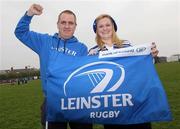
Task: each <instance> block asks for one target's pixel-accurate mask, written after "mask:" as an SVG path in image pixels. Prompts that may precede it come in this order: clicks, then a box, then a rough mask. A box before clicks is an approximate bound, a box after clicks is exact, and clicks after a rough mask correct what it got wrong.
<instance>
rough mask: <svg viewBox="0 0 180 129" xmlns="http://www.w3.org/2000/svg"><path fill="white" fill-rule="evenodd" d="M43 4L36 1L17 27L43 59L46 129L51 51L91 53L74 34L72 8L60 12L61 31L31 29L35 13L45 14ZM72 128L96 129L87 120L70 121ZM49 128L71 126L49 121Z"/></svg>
mask: <svg viewBox="0 0 180 129" xmlns="http://www.w3.org/2000/svg"><path fill="white" fill-rule="evenodd" d="M42 11H43V7H42V6H41V5H38V4H33V5H31V7H30V8H29V9H28V11H27V12H26V13H25V15H24V16H23V17H22V18H21V19H20V21H19V23H18V25H17V27H16V29H15V35H16V37H17V38H18V39H19V40H20V41H21V42H22V43H23V44H25V45H26V46H28V47H29V48H31V49H32V50H33V51H34V52H36V53H37V54H38V55H39V59H40V72H41V81H42V86H43V92H44V96H45V99H44V100H45V101H44V103H43V105H42V108H41V110H42V116H41V121H42V125H43V128H45V118H46V111H45V109H46V108H45V106H46V87H47V85H46V79H47V66H48V59H49V55H50V52H51V50H56V51H58V52H61V53H64V54H67V55H71V56H83V55H87V47H86V46H85V45H84V44H83V43H81V42H79V41H78V40H77V38H76V37H74V36H73V34H74V31H75V29H76V25H77V24H76V16H75V14H74V13H73V12H72V11H70V10H65V11H63V12H61V13H60V14H59V17H58V22H57V28H58V31H59V32H58V33H55V34H54V35H53V36H51V35H48V34H40V33H37V32H34V31H30V30H29V25H30V22H31V19H32V18H33V16H34V15H41V14H42ZM69 125H70V127H71V129H92V124H83V123H73V122H70V123H69ZM48 129H67V123H66V122H49V123H48Z"/></svg>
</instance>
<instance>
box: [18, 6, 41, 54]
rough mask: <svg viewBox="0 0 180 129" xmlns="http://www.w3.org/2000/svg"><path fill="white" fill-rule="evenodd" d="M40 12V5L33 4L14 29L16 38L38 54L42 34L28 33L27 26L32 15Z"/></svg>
mask: <svg viewBox="0 0 180 129" xmlns="http://www.w3.org/2000/svg"><path fill="white" fill-rule="evenodd" d="M42 10H43V8H42V7H41V6H40V5H37V4H33V5H32V6H31V7H30V8H29V10H28V11H27V12H26V14H25V15H24V16H23V17H22V18H21V19H20V21H19V22H18V24H17V26H16V28H15V35H16V37H17V38H18V39H19V40H20V41H21V42H23V43H24V44H25V45H26V46H28V47H29V48H31V49H32V50H33V51H35V52H36V53H39V52H40V49H41V46H42V38H43V34H39V33H36V32H33V31H30V30H29V24H30V22H31V19H32V17H33V16H34V15H41V14H42Z"/></svg>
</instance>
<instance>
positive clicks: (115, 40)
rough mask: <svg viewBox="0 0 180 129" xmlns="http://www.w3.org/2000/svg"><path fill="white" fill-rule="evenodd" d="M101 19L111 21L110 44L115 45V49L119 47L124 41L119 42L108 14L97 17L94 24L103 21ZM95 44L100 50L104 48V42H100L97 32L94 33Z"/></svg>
mask: <svg viewBox="0 0 180 129" xmlns="http://www.w3.org/2000/svg"><path fill="white" fill-rule="evenodd" d="M103 18H109V19H110V20H111V23H112V24H113V34H112V43H113V44H115V45H117V47H121V45H122V43H123V42H124V40H121V39H120V38H119V37H118V36H117V34H116V32H115V28H114V23H113V22H112V17H111V16H110V15H108V14H102V15H100V16H98V17H97V18H96V24H97V23H98V21H99V20H101V19H103ZM95 40H96V43H97V45H98V46H99V48H100V49H102V50H103V49H104V48H103V46H104V44H105V43H104V42H103V41H102V39H101V37H100V36H99V35H98V34H97V31H96V38H95Z"/></svg>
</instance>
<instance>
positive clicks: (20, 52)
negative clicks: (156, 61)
mask: <svg viewBox="0 0 180 129" xmlns="http://www.w3.org/2000/svg"><path fill="white" fill-rule="evenodd" d="M33 3H38V4H41V5H42V6H43V8H44V10H43V14H42V15H41V16H35V17H34V18H33V20H32V23H31V30H34V31H37V32H41V33H49V34H54V33H55V32H57V28H56V22H57V16H58V14H59V13H60V12H61V11H62V10H65V9H70V10H72V11H74V12H75V14H76V15H77V24H78V25H77V28H76V32H75V36H76V37H78V38H79V40H80V41H82V42H84V43H85V44H86V45H87V46H88V48H90V47H93V46H94V45H95V41H94V37H95V34H94V32H93V30H92V23H93V21H94V19H95V18H96V17H97V16H98V15H100V14H102V13H103V14H104V13H107V14H110V15H111V16H112V17H113V18H114V19H115V21H116V23H117V25H118V31H117V33H118V36H119V37H120V38H121V39H126V40H129V41H130V42H132V44H133V45H136V44H143V43H149V42H153V41H154V42H156V44H157V46H158V49H159V51H160V53H159V56H170V55H172V54H177V53H180V1H179V0H41V1H40V0H38V1H37V0H32V1H30V0H0V70H2V69H10V67H14V68H24V67H25V66H30V67H35V68H39V60H38V56H37V55H36V54H35V53H34V52H33V51H31V50H30V49H29V48H27V47H26V46H24V45H23V44H22V43H20V41H18V40H17V39H16V38H15V36H14V29H15V27H16V24H17V22H18V20H19V19H20V18H21V16H23V15H24V13H25V11H26V10H27V9H28V8H29V7H30V5H31V4H33Z"/></svg>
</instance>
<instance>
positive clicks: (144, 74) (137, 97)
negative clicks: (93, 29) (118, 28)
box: [47, 46, 172, 124]
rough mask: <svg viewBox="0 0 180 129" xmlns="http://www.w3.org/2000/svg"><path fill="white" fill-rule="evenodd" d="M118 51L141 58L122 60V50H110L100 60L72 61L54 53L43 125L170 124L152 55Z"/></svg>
mask: <svg viewBox="0 0 180 129" xmlns="http://www.w3.org/2000/svg"><path fill="white" fill-rule="evenodd" d="M128 49H129V51H128ZM121 50H122V51H123V52H126V53H127V52H130V53H132V54H133V52H136V53H140V54H139V55H138V54H135V56H132V55H131V56H130V55H129V54H127V56H125V55H124V53H123V56H122V57H120V55H119V54H120V53H122V52H121V51H112V52H109V51H108V52H104V53H100V56H83V57H74V56H68V55H64V54H62V53H59V52H57V51H53V50H52V51H51V55H50V59H49V60H50V61H49V64H48V72H47V74H48V75H47V76H48V79H47V121H53V122H54V121H60V122H64V121H66V122H67V121H74V122H82V123H99V124H137V123H145V122H155V121H170V120H172V116H171V111H170V108H169V105H168V102H167V98H166V93H165V91H164V89H163V86H162V84H161V81H160V79H159V77H158V74H157V73H156V70H155V68H154V64H153V61H152V56H151V55H150V54H149V53H150V52H148V53H145V54H142V52H144V51H146V50H148V49H147V48H146V47H142V46H141V47H140V48H137V47H129V48H127V49H121ZM148 51H149V50H148ZM117 54H118V56H117ZM110 55H111V56H110Z"/></svg>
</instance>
